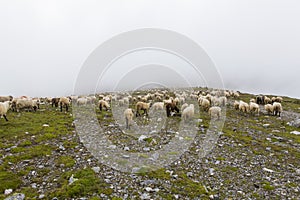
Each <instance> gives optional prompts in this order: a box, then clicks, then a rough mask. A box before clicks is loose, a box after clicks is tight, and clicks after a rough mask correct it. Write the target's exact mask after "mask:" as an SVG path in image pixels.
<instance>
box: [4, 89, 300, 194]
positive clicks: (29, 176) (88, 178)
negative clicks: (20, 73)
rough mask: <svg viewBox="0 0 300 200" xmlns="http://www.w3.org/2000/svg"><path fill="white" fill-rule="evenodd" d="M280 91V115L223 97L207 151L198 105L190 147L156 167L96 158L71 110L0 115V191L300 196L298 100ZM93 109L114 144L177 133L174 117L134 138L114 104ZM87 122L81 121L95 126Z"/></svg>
mask: <svg viewBox="0 0 300 200" xmlns="http://www.w3.org/2000/svg"><path fill="white" fill-rule="evenodd" d="M250 97H251V95H249V94H243V95H242V96H241V99H246V100H247V101H248V100H249V99H250ZM284 99H285V102H284V103H283V107H284V109H285V111H284V112H283V114H282V116H281V117H275V116H268V115H267V114H266V113H264V112H262V113H260V115H259V116H256V115H251V114H247V115H245V114H241V113H239V112H238V111H235V110H234V109H233V108H232V106H231V105H228V106H227V111H226V119H225V123H224V127H223V128H222V130H221V131H218V132H217V136H218V139H217V143H216V144H215V145H214V148H213V149H212V150H211V151H210V152H209V153H208V154H207V155H206V156H204V157H203V156H201V154H200V152H199V149H203V146H202V145H203V141H205V139H206V137H209V135H208V134H207V130H208V129H209V127H210V124H209V121H210V120H209V117H208V116H207V114H206V113H203V112H202V111H201V110H200V116H199V118H200V119H201V120H197V121H196V122H197V134H196V136H195V138H193V140H192V142H191V145H190V146H189V148H188V150H187V151H186V152H185V153H184V154H182V155H181V156H180V157H179V158H178V159H176V160H175V161H174V162H172V163H171V164H169V165H167V166H162V167H161V168H159V169H156V170H154V171H151V170H150V171H149V170H144V169H142V168H140V169H137V170H136V171H131V172H120V171H117V170H114V169H113V168H112V167H109V166H107V165H104V164H102V163H101V162H99V159H97V156H94V155H95V154H94V153H91V151H90V150H88V149H89V148H87V147H86V145H84V143H83V141H82V140H83V139H84V138H83V137H82V136H80V135H79V134H78V132H76V129H75V124H76V119H75V120H74V118H73V117H74V116H73V115H72V113H65V112H63V113H60V112H59V111H57V110H56V109H55V108H51V107H49V106H46V105H44V106H43V107H42V109H40V110H39V111H38V112H37V113H31V112H22V113H13V112H10V113H9V114H8V118H9V121H8V122H5V121H4V120H3V119H1V123H0V140H1V142H0V147H1V149H0V192H1V194H0V198H1V199H13V197H14V196H16V195H18V198H19V199H300V135H298V134H299V132H300V128H299V127H300V123H299V121H297V119H299V115H300V101H299V100H297V99H291V98H284ZM230 104H232V102H230ZM262 111H263V108H262ZM96 114H97V118H98V120H99V124H100V126H101V127H103V130H104V132H105V135H106V136H107V137H108V138H109V139H110V141H111V142H112V146H111V148H112V149H114V148H120V149H124V151H127V152H131V153H132V152H133V153H134V152H151V151H155V150H158V149H160V148H161V146H163V145H166V144H168V142H169V141H171V140H172V139H173V138H176V137H179V136H176V135H177V131H178V130H177V128H176V124H178V123H179V122H178V120H179V119H178V118H176V117H175V118H172V119H170V121H169V125H170V126H168V127H165V129H163V131H161V132H159V133H155V134H152V135H151V136H149V135H146V136H147V137H145V138H141V139H140V140H139V138H135V137H134V136H132V135H128V134H124V132H122V131H120V127H119V125H118V124H117V122H115V121H114V120H112V118H111V116H112V115H111V112H109V111H108V112H102V113H100V112H99V111H98V110H97V112H96ZM75 118H76V117H75ZM91 124H92V123H91ZM91 124H90V123H89V121H88V120H87V122H86V124H85V127H86V129H88V130H89V131H91V132H92V131H93V130H94V129H93V127H92V125H91ZM91 134H92V133H91ZM133 172H134V173H133Z"/></svg>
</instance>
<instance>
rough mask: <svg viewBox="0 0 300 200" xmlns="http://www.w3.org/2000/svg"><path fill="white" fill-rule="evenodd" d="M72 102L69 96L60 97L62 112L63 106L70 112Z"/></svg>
mask: <svg viewBox="0 0 300 200" xmlns="http://www.w3.org/2000/svg"><path fill="white" fill-rule="evenodd" d="M70 104H71V100H70V99H69V98H68V97H61V98H60V99H59V105H60V111H61V112H62V110H63V106H65V107H66V111H67V112H68V110H69V105H70Z"/></svg>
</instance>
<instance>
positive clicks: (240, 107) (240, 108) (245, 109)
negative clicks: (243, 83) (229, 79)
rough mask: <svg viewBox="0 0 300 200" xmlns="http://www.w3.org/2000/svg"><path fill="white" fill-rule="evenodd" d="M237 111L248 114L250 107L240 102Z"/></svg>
mask: <svg viewBox="0 0 300 200" xmlns="http://www.w3.org/2000/svg"><path fill="white" fill-rule="evenodd" d="M239 110H240V111H242V112H244V113H249V111H250V106H249V104H248V103H246V102H244V101H240V104H239Z"/></svg>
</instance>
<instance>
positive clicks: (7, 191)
mask: <svg viewBox="0 0 300 200" xmlns="http://www.w3.org/2000/svg"><path fill="white" fill-rule="evenodd" d="M12 191H13V190H12V189H6V190H4V194H5V195H9V194H11V193H12Z"/></svg>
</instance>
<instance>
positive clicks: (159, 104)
mask: <svg viewBox="0 0 300 200" xmlns="http://www.w3.org/2000/svg"><path fill="white" fill-rule="evenodd" d="M152 108H153V109H154V110H163V109H164V102H155V103H154V104H153V105H152Z"/></svg>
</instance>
